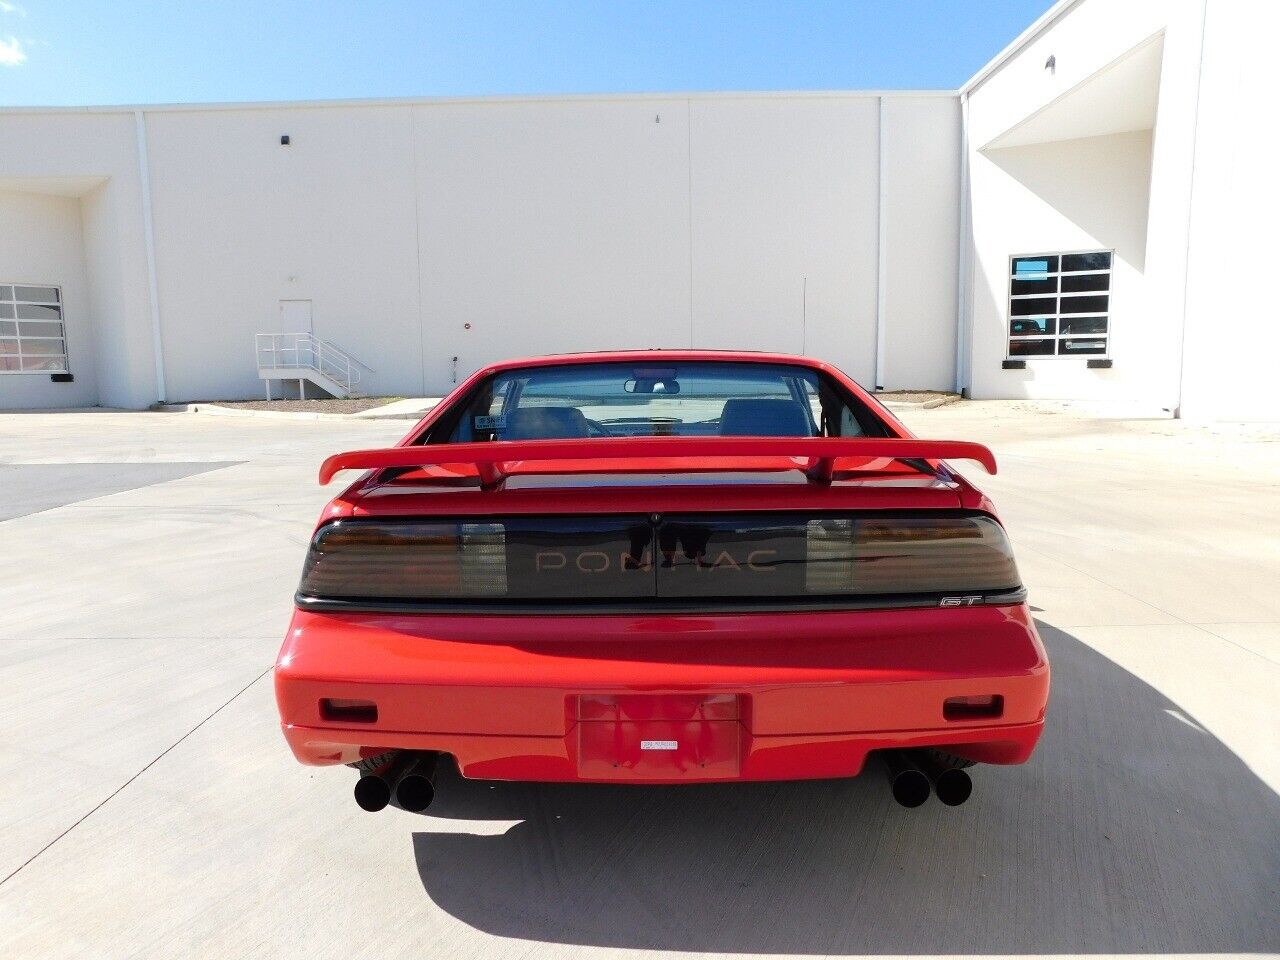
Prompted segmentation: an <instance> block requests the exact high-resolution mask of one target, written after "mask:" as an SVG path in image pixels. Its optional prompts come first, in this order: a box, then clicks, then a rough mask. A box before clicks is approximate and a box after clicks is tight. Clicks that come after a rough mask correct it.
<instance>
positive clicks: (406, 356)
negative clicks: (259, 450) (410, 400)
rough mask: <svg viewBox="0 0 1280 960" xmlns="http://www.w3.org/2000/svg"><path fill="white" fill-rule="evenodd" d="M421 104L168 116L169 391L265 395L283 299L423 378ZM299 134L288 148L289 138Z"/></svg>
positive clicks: (390, 365) (390, 379) (152, 117)
mask: <svg viewBox="0 0 1280 960" xmlns="http://www.w3.org/2000/svg"><path fill="white" fill-rule="evenodd" d="M412 121H413V117H412V112H411V109H410V108H407V107H381V106H369V107H364V106H359V107H327V108H326V107H318V108H310V109H307V108H293V107H281V108H275V109H244V110H200V109H194V110H190V111H154V112H148V113H147V117H146V122H147V135H148V142H149V145H150V159H151V164H150V165H151V182H152V207H153V211H154V220H155V247H156V272H157V276H158V280H159V293H160V298H159V299H160V315H161V318H162V327H163V337H164V354H165V379H166V381H167V382H168V386H169V395H170V399H173V400H201V399H232V398H244V397H260V396H261V395H262V381H260V380H258V379H257V376H258V372H257V367H256V364H255V359H254V346H253V337H254V335H255V334H257V333H260V332H276V331H277V323H278V315H279V301H280V300H311V301H312V323H313V330H314V332H315V333H316V335H317V336H320V337H324V338H327V339H330V340H332V341H333V342H334V343H335V344H336V345H337V346H339V347H341V348H343V349H345V350H346V351H348V352H349V353H350V354H352V355H353V356H355V357H356V359H358V360H360V361H361V362H363V363H365V364H367V365H368V366H370V367H372V368H373V370H374V371H375V372H374V373H373V374H370V375H368V376H367V379H366V380H365V381H364V383H363V384H362V386H363V387H364V388H365V389H366V392H370V393H375V394H376V393H390V394H397V393H398V394H416V393H418V392H419V391H420V390H421V388H422V367H421V336H420V319H419V300H418V252H417V249H416V245H417V219H416V215H415V204H416V199H417V198H416V194H415V185H414V167H413V150H414V142H413V137H412V135H411V129H412ZM286 134H287V135H289V136H290V138H291V145H290V146H287V147H285V146H281V145H280V137H281V136H282V135H286Z"/></svg>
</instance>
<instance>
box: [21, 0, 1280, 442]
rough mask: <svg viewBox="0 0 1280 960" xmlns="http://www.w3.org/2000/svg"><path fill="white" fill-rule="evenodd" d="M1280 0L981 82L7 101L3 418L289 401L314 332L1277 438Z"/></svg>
mask: <svg viewBox="0 0 1280 960" xmlns="http://www.w3.org/2000/svg"><path fill="white" fill-rule="evenodd" d="M1277 6H1278V5H1275V4H1271V3H1246V2H1241V0H1063V2H1060V3H1058V4H1057V5H1056V6H1055V7H1053V8H1052V9H1051V10H1050V11H1049V12H1048V13H1047V14H1046V15H1045V16H1044V17H1042V18H1041V19H1040V20H1039V21H1037V22H1036V23H1035V24H1033V25H1032V26H1031V27H1030V28H1029V29H1028V30H1027V31H1026V33H1024V34H1023V35H1022V36H1021V37H1019V38H1018V39H1017V40H1015V41H1014V43H1013V44H1011V45H1010V46H1009V48H1007V49H1006V50H1005V51H1004V52H1002V53H1001V54H1000V55H999V56H997V57H996V58H995V59H994V60H993V61H992V62H991V63H990V64H988V65H987V66H986V67H985V68H984V69H983V70H982V71H980V72H979V73H978V74H977V75H976V76H975V77H974V78H973V79H972V80H970V81H969V82H968V83H967V84H965V86H964V87H963V88H962V89H960V90H959V91H939V92H904V91H883V92H882V91H858V92H847V93H820V94H761V95H752V94H723V95H720V94H711V95H707V94H699V95H654V96H609V97H605V96H583V97H556V98H531V99H483V100H412V101H379V102H338V103H288V104H236V105H216V106H157V107H140V108H130V107H103V108H74V109H72V108H61V109H57V108H31V109H13V108H9V109H3V110H0V407H3V408H22V407H27V408H30V407H69V406H84V405H92V404H102V405H105V406H118V407H145V406H148V405H150V404H152V403H154V402H156V401H157V400H168V401H177V400H194V399H231V398H245V397H255V396H261V394H262V390H263V384H262V381H261V380H259V379H258V373H259V369H258V363H257V360H256V358H255V352H254V341H255V336H256V335H257V334H261V333H295V332H307V333H311V334H312V335H313V336H314V337H315V338H316V339H317V341H326V342H328V343H331V344H333V345H335V346H336V347H337V348H340V349H341V350H342V351H345V353H346V354H349V355H350V356H352V357H354V358H356V360H358V361H359V364H361V365H362V366H361V367H360V376H361V380H360V389H361V390H362V391H364V392H366V393H374V394H400V395H431V394H436V393H439V392H442V391H444V390H446V389H448V388H449V387H450V386H451V384H452V383H454V382H455V381H456V380H457V379H461V378H462V377H463V376H465V375H466V374H468V373H470V372H471V371H472V370H474V369H475V368H476V367H478V366H480V365H482V364H484V363H485V362H487V361H490V360H494V359H499V358H503V357H508V356H511V355H518V354H541V353H549V352H557V351H565V350H596V349H608V348H623V347H688V346H695V347H732V348H747V349H765V350H783V351H789V352H803V353H809V354H814V355H818V356H822V357H824V358H827V359H831V360H833V361H835V362H836V363H838V364H839V365H840V366H842V367H843V368H844V369H846V370H847V371H848V372H849V373H850V374H852V375H853V376H854V377H856V378H857V379H859V380H860V381H861V382H862V383H864V384H867V385H876V386H880V387H883V388H886V389H898V388H932V389H952V388H955V387H960V388H962V389H964V390H966V391H967V392H968V394H969V395H971V396H974V397H1041V398H1083V399H1106V400H1120V401H1132V402H1134V403H1136V404H1141V405H1142V406H1144V407H1147V408H1156V407H1163V408H1165V409H1168V410H1170V411H1179V412H1181V413H1182V414H1183V415H1185V416H1192V417H1204V418H1231V419H1235V418H1240V419H1280V401H1278V400H1277V397H1280V390H1277V388H1276V386H1275V379H1276V378H1275V377H1274V375H1273V374H1272V368H1273V364H1274V362H1275V357H1276V356H1277V353H1280V336H1278V335H1277V333H1276V328H1277V325H1278V323H1277V320H1278V318H1277V316H1276V313H1277V311H1276V308H1275V307H1274V305H1269V304H1270V301H1268V300H1266V299H1265V298H1262V297H1259V295H1258V294H1257V293H1256V292H1255V291H1257V290H1258V289H1259V288H1260V286H1261V283H1260V281H1261V280H1265V277H1266V276H1268V275H1269V270H1270V268H1271V262H1272V261H1273V260H1274V256H1273V255H1272V254H1271V253H1270V252H1269V251H1270V246H1269V244H1267V243H1266V242H1265V241H1266V240H1267V239H1269V237H1270V234H1271V232H1272V230H1273V228H1274V225H1275V223H1276V220H1277V215H1280V188H1278V187H1277V180H1278V178H1277V177H1276V175H1275V172H1274V168H1275V155H1276V150H1275V148H1276V146H1277V144H1278V143H1280V138H1278V135H1277V134H1276V132H1275V126H1276V125H1275V119H1274V118H1275V116H1276V115H1277V112H1278V109H1280V108H1278V107H1277V96H1276V95H1277V93H1280V84H1278V83H1277V80H1276V78H1275V73H1274V68H1273V66H1272V62H1273V60H1274V57H1272V56H1271V55H1270V52H1269V50H1267V49H1266V48H1267V46H1268V45H1269V44H1270V42H1271V39H1272V38H1274V37H1275V36H1277V35H1280V29H1277V28H1280V14H1278V13H1277ZM1242 334H1244V335H1243V336H1242Z"/></svg>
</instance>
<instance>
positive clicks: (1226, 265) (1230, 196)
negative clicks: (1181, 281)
mask: <svg viewBox="0 0 1280 960" xmlns="http://www.w3.org/2000/svg"><path fill="white" fill-rule="evenodd" d="M1277 35H1280V6H1278V5H1276V4H1247V5H1246V4H1239V3H1229V2H1223V0H1212V2H1210V3H1209V5H1208V8H1207V10H1206V18H1205V31H1204V56H1203V66H1202V68H1201V75H1200V87H1199V122H1198V124H1197V128H1196V134H1195V159H1194V170H1193V182H1192V197H1191V204H1192V207H1191V213H1190V246H1189V250H1188V255H1187V256H1188V264H1187V294H1186V300H1187V302H1186V342H1185V345H1184V348H1183V352H1182V371H1181V374H1182V392H1181V399H1182V413H1183V415H1184V416H1186V417H1189V418H1194V419H1232V420H1237V419H1238V420H1280V392H1277V390H1276V382H1277V376H1276V365H1277V357H1278V356H1280V324H1277V323H1276V314H1277V311H1276V308H1275V305H1274V303H1273V302H1272V301H1271V299H1270V297H1269V296H1267V295H1266V294H1265V293H1262V292H1261V290H1262V288H1263V287H1265V286H1266V284H1267V281H1268V279H1269V278H1270V276H1271V270H1272V264H1273V261H1274V253H1273V251H1274V249H1275V234H1276V230H1277V225H1278V224H1280V181H1278V180H1277V176H1276V145H1277V135H1276V129H1275V123H1274V117H1275V114H1276V109H1277V107H1276V102H1277V96H1276V94H1277V87H1278V86H1280V85H1278V84H1277V81H1276V79H1275V55H1274V52H1273V50H1272V46H1273V45H1274V42H1275V37H1276V36H1277Z"/></svg>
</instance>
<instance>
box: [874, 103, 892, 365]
mask: <svg viewBox="0 0 1280 960" xmlns="http://www.w3.org/2000/svg"><path fill="white" fill-rule="evenodd" d="M879 99H880V119H879V130H878V134H877V139H878V140H879V147H880V163H879V170H878V175H879V180H880V193H879V200H878V201H877V203H878V206H877V207H876V221H877V223H876V226H877V229H878V232H879V235H878V237H877V239H876V368H875V388H876V389H877V390H883V389H884V383H885V377H884V366H885V364H884V357H885V348H886V346H887V343H886V337H885V328H886V325H887V323H888V317H887V316H886V314H885V304H886V303H887V301H888V289H887V288H886V286H885V262H886V260H887V259H888V245H889V222H888V220H887V218H886V217H885V207H886V206H888V204H887V203H886V201H887V199H888V197H887V194H888V192H889V180H888V175H887V171H886V169H885V166H886V164H885V158H886V156H887V155H888V152H889V151H888V148H887V146H886V144H885V135H884V131H885V122H884V113H885V110H884V97H883V96H882V97H880V98H879Z"/></svg>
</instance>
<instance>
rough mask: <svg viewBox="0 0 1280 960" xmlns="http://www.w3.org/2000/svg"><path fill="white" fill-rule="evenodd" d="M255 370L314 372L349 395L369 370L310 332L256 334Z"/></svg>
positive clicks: (370, 369)
mask: <svg viewBox="0 0 1280 960" xmlns="http://www.w3.org/2000/svg"><path fill="white" fill-rule="evenodd" d="M254 349H255V353H256V356H257V361H258V369H259V370H263V369H267V368H271V369H283V370H314V371H315V372H317V373H320V374H323V375H324V376H326V377H328V378H329V379H331V380H333V381H334V382H335V383H337V384H339V385H340V386H341V387H342V388H343V389H344V390H346V391H347V392H348V393H350V392H351V391H352V390H354V389H355V387H356V384H358V383H359V382H360V380H361V379H362V377H363V374H362V372H361V371H367V372H369V373H373V372H374V371H373V368H371V367H369V366H366V365H365V364H363V363H361V362H360V361H359V360H357V359H356V358H355V357H353V356H351V355H350V354H349V353H347V352H346V351H345V350H343V349H342V348H341V347H338V346H335V345H334V344H333V343H332V342H330V341H328V340H322V339H320V338H319V337H317V336H315V335H314V334H310V333H259V334H256V335H255V337H254Z"/></svg>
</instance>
